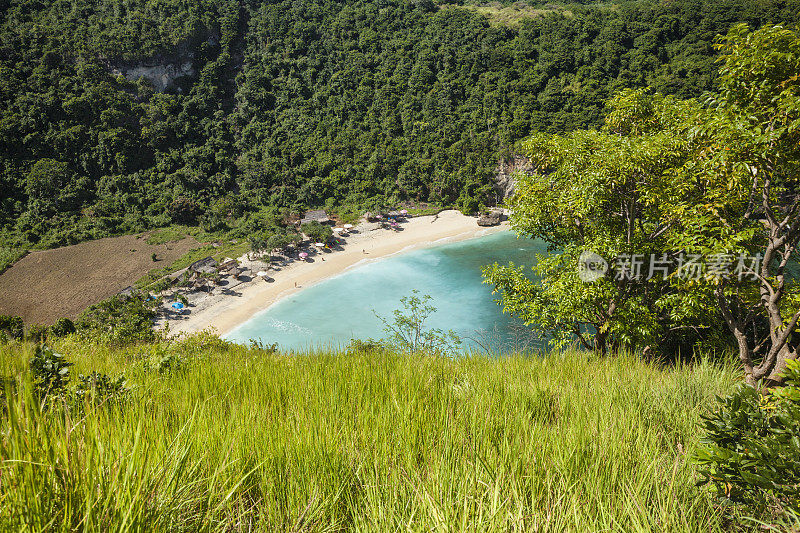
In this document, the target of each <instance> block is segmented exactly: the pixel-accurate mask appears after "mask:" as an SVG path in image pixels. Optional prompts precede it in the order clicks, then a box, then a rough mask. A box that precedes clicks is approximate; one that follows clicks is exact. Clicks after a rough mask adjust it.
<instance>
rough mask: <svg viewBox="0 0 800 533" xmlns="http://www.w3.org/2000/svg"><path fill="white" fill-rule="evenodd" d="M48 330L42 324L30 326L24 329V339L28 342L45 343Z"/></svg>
mask: <svg viewBox="0 0 800 533" xmlns="http://www.w3.org/2000/svg"><path fill="white" fill-rule="evenodd" d="M49 329H50V328H48V327H47V326H44V325H42V324H30V325H29V326H28V327H27V328H25V338H26V339H27V340H28V341H30V342H37V343H39V342H45V341H46V340H47V334H48V333H49Z"/></svg>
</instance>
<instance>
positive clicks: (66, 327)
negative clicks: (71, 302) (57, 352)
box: [50, 317, 76, 337]
mask: <svg viewBox="0 0 800 533" xmlns="http://www.w3.org/2000/svg"><path fill="white" fill-rule="evenodd" d="M75 331H76V330H75V323H74V322H73V321H72V320H70V319H69V318H66V317H62V318H59V319H58V320H57V321H56V323H55V324H53V325H52V326H51V327H50V332H51V333H52V334H53V335H55V336H56V337H63V336H65V335H69V334H70V333H75Z"/></svg>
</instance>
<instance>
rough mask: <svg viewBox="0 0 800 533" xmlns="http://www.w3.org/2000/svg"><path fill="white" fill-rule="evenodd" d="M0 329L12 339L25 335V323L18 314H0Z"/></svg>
mask: <svg viewBox="0 0 800 533" xmlns="http://www.w3.org/2000/svg"><path fill="white" fill-rule="evenodd" d="M0 331H2V332H4V333H6V334H7V335H8V336H9V337H11V338H12V339H21V338H22V337H24V336H25V323H24V322H23V321H22V317H19V316H12V315H0Z"/></svg>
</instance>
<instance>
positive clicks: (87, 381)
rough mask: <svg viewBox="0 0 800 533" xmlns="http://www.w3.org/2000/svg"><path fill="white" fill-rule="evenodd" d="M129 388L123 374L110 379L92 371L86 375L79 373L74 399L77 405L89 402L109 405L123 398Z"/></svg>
mask: <svg viewBox="0 0 800 533" xmlns="http://www.w3.org/2000/svg"><path fill="white" fill-rule="evenodd" d="M129 392H130V390H129V389H128V388H126V387H125V376H119V377H118V378H117V379H112V378H111V377H109V376H107V375H106V374H100V373H99V372H92V373H91V374H89V375H88V376H84V375H82V374H81V375H80V376H79V377H78V385H77V387H76V389H75V400H76V401H77V403H78V405H84V404H85V403H86V402H90V403H91V404H92V405H100V404H105V405H110V404H114V403H119V402H121V401H122V400H124V399H125V398H126V397H127V395H128V393H129Z"/></svg>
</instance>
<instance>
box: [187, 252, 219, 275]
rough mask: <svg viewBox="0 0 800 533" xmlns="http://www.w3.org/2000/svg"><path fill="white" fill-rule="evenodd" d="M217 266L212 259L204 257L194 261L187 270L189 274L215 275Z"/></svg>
mask: <svg viewBox="0 0 800 533" xmlns="http://www.w3.org/2000/svg"><path fill="white" fill-rule="evenodd" d="M218 267H219V264H218V263H217V262H216V260H214V258H213V257H210V256H209V257H204V258H203V259H200V260H199V261H195V262H194V263H192V264H191V265H189V270H190V271H191V272H197V273H199V274H215V273H216V272H217V270H218Z"/></svg>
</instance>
